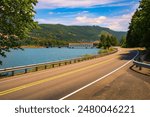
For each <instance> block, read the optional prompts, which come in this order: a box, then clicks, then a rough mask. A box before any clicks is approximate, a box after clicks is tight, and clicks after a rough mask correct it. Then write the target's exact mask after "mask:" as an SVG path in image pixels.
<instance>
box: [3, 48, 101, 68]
mask: <svg viewBox="0 0 150 117" xmlns="http://www.w3.org/2000/svg"><path fill="white" fill-rule="evenodd" d="M97 52H98V49H69V48H26V49H24V51H22V50H11V52H9V53H6V55H7V57H6V58H2V57H1V56H0V60H2V61H3V64H2V65H0V69H2V68H8V67H15V66H22V65H29V64H36V63H43V62H51V61H58V60H64V59H71V58H76V57H80V56H82V55H85V54H97Z"/></svg>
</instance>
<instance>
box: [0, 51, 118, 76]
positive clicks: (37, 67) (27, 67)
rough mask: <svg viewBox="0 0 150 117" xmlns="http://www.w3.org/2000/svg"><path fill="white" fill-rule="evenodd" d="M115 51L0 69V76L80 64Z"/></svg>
mask: <svg viewBox="0 0 150 117" xmlns="http://www.w3.org/2000/svg"><path fill="white" fill-rule="evenodd" d="M117 51H118V49H115V51H113V52H110V53H103V54H100V55H93V56H90V57H79V58H74V59H67V60H62V61H54V62H45V63H39V64H31V65H25V66H17V67H11V68H5V69H0V76H3V75H2V74H4V73H9V72H10V73H11V74H9V75H8V76H14V75H15V71H20V70H23V71H24V73H28V72H29V70H33V69H34V70H35V71H38V70H40V69H41V68H40V67H44V69H49V68H48V67H50V68H55V67H56V65H57V66H62V65H67V64H72V63H77V62H80V61H85V60H89V59H94V58H98V57H102V56H105V55H109V54H113V53H115V52H117ZM6 76H7V75H6Z"/></svg>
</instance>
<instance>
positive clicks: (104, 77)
mask: <svg viewBox="0 0 150 117" xmlns="http://www.w3.org/2000/svg"><path fill="white" fill-rule="evenodd" d="M138 55H139V51H137V54H136V56H135V57H133V58H132V59H131V60H130V61H128V62H127V63H125V64H124V65H122V66H121V67H119V68H117V69H115V70H113V71H112V72H110V73H108V74H106V75H105V76H103V77H101V78H99V79H97V80H95V81H93V82H91V83H90V84H87V85H85V86H83V87H81V88H80V89H78V90H76V91H74V92H72V93H70V94H68V95H66V96H64V97H62V98H60V99H59V100H64V99H66V98H68V97H70V96H72V95H73V94H75V93H77V92H79V91H81V90H83V89H85V88H87V87H89V86H91V85H93V84H95V83H97V82H98V81H100V80H102V79H104V78H106V77H108V76H110V75H111V74H113V73H115V72H116V71H118V70H120V69H122V68H123V67H125V66H126V65H128V64H129V63H130V62H131V61H133V59H135V58H136V57H137V56H138Z"/></svg>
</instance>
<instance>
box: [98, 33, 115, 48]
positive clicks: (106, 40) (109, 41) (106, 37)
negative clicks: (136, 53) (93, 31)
mask: <svg viewBox="0 0 150 117" xmlns="http://www.w3.org/2000/svg"><path fill="white" fill-rule="evenodd" d="M116 45H118V40H117V38H116V37H115V36H113V35H112V34H110V33H108V32H106V31H102V32H101V34H100V44H99V47H104V49H109V48H110V47H111V46H116Z"/></svg>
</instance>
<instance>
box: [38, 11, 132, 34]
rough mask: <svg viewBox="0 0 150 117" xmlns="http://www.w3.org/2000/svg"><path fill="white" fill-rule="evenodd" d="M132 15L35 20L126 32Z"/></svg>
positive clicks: (43, 22)
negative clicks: (100, 27)
mask: <svg viewBox="0 0 150 117" xmlns="http://www.w3.org/2000/svg"><path fill="white" fill-rule="evenodd" d="M132 15H133V13H129V14H124V15H121V16H114V17H106V16H99V17H90V16H89V17H88V16H77V17H76V18H74V19H73V18H70V19H67V20H66V18H65V17H64V18H57V19H56V18H51V19H36V21H38V22H39V23H40V24H64V25H99V26H103V27H108V28H110V29H112V30H116V31H127V30H128V26H129V22H130V20H131V18H132Z"/></svg>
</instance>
